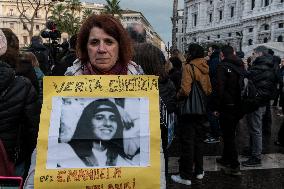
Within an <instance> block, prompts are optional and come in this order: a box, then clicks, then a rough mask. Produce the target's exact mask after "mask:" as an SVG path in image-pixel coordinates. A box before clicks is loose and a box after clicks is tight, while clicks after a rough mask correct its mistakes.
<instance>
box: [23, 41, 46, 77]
mask: <svg viewBox="0 0 284 189" xmlns="http://www.w3.org/2000/svg"><path fill="white" fill-rule="evenodd" d="M28 51H29V52H32V53H33V54H34V55H35V56H36V58H37V60H38V62H39V67H40V69H41V70H42V72H43V73H44V74H45V75H49V73H50V68H51V65H50V63H49V50H48V48H47V47H46V46H44V45H43V44H42V38H41V37H40V36H33V37H32V39H31V46H30V48H29V49H28Z"/></svg>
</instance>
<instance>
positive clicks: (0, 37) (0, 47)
mask: <svg viewBox="0 0 284 189" xmlns="http://www.w3.org/2000/svg"><path fill="white" fill-rule="evenodd" d="M6 50H7V40H6V37H5V35H4V33H3V32H2V30H1V29H0V56H2V55H3V54H5V52H6Z"/></svg>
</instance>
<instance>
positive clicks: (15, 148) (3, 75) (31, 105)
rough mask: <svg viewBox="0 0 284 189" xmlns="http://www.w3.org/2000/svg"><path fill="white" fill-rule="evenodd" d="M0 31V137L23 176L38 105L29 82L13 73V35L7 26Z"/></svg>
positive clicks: (16, 48)
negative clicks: (1, 46)
mask: <svg viewBox="0 0 284 189" xmlns="http://www.w3.org/2000/svg"><path fill="white" fill-rule="evenodd" d="M2 31H3V33H4V35H5V37H6V39H7V44H8V47H7V51H6V52H5V54H3V55H2V56H0V139H1V140H2V142H3V144H4V147H5V149H6V151H7V154H8V158H9V161H11V162H13V163H14V164H15V173H14V175H17V176H23V175H24V172H25V170H23V169H24V168H25V167H29V165H27V164H26V163H27V162H30V160H29V158H30V156H31V153H32V150H33V149H34V148H35V146H36V140H37V132H38V125H39V115H40V108H41V106H40V103H39V101H38V98H37V93H36V91H35V89H34V87H33V85H32V84H31V82H30V81H29V80H28V79H26V78H24V77H21V76H16V75H15V67H16V64H17V63H18V61H19V40H18V38H17V36H16V35H15V34H14V33H13V32H12V30H10V29H7V28H5V29H2ZM25 164H26V165H25ZM26 171H27V170H26Z"/></svg>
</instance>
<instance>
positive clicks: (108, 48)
mask: <svg viewBox="0 0 284 189" xmlns="http://www.w3.org/2000/svg"><path fill="white" fill-rule="evenodd" d="M77 41H78V43H77V47H76V53H77V56H78V57H79V58H78V59H77V60H76V61H75V62H74V63H73V66H72V67H69V68H68V69H67V71H66V73H65V75H67V76H75V75H140V74H143V71H142V69H141V67H140V66H138V65H137V64H135V63H134V62H132V61H131V58H132V51H133V50H132V44H131V40H130V39H129V36H128V34H127V32H126V31H125V29H124V28H123V26H122V24H121V23H120V21H119V20H117V19H116V18H114V17H113V16H110V15H91V16H89V17H88V18H87V19H86V20H85V22H84V23H83V25H82V26H81V28H80V31H79V34H78V40H77ZM121 116H122V115H121ZM122 119H123V120H124V122H127V116H122ZM133 129H135V126H134V127H133ZM127 131H128V132H123V135H124V138H129V137H127V135H129V136H132V137H133V131H132V129H129V130H127ZM128 133H130V134H128ZM138 135H139V133H137V137H133V139H131V140H123V147H124V148H123V149H124V154H126V155H127V156H134V155H135V154H136V153H137V150H139V137H138ZM35 153H36V152H34V156H35ZM33 159H35V157H33ZM34 166H35V165H34ZM162 166H163V165H162ZM32 169H34V168H32ZM162 175H163V174H162ZM28 182H29V183H30V184H31V185H33V180H30V181H28ZM161 182H162V184H161V188H165V187H164V186H163V185H164V184H165V177H163V178H162V180H161ZM32 188H33V187H32Z"/></svg>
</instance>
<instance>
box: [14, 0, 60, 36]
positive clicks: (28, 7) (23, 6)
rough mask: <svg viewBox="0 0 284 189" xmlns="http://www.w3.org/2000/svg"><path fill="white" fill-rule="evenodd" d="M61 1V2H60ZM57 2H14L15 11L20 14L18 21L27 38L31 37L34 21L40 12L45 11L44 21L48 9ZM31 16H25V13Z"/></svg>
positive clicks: (46, 0)
mask: <svg viewBox="0 0 284 189" xmlns="http://www.w3.org/2000/svg"><path fill="white" fill-rule="evenodd" d="M60 1H63V0H60ZM56 2H57V0H52V1H49V0H33V1H30V0H29V1H27V0H16V5H17V9H18V11H19V13H20V15H19V19H20V21H21V23H22V24H23V25H24V27H25V28H26V30H27V31H28V33H29V37H30V38H31V37H32V36H33V34H34V33H33V32H34V25H35V20H36V19H37V18H38V17H39V16H40V11H43V10H44V11H45V20H47V15H48V13H49V11H50V8H51V7H53V6H54V4H55V3H56ZM29 12H30V13H31V14H27V13H29Z"/></svg>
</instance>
